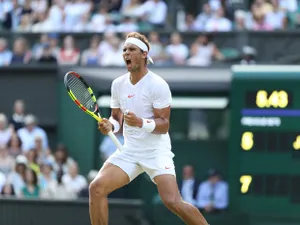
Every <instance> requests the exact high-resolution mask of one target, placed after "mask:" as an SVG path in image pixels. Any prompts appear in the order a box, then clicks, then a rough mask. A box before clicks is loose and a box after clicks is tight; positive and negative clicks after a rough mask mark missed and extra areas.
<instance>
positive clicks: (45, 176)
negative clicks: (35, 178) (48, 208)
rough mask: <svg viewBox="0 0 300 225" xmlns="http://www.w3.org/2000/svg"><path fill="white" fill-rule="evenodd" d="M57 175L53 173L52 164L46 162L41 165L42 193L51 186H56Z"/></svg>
mask: <svg viewBox="0 0 300 225" xmlns="http://www.w3.org/2000/svg"><path fill="white" fill-rule="evenodd" d="M54 183H56V174H55V172H54V171H53V168H52V163H51V162H50V161H49V160H45V161H43V162H42V163H41V174H40V175H39V186H40V188H41V191H45V190H47V189H48V188H49V187H50V186H53V185H55V184H54Z"/></svg>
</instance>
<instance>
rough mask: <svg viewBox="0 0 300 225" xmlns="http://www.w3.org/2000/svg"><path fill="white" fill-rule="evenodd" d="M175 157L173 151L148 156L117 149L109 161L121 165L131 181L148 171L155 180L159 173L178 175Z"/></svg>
mask: <svg viewBox="0 0 300 225" xmlns="http://www.w3.org/2000/svg"><path fill="white" fill-rule="evenodd" d="M173 157H174V154H173V153H172V152H171V151H168V152H162V153H160V154H157V155H155V156H150V157H147V156H133V155H131V154H128V153H125V152H120V151H118V150H117V151H115V152H114V153H113V154H112V155H111V156H110V157H109V158H108V159H107V162H110V163H112V164H114V165H116V166H118V167H120V168H121V169H122V170H123V171H124V172H125V173H126V174H127V175H128V177H129V179H130V182H131V181H132V180H134V179H135V178H136V177H137V176H138V175H140V174H141V173H143V172H146V173H147V174H148V176H149V177H150V178H151V180H152V181H153V182H154V178H155V177H156V176H158V175H163V174H171V175H174V176H176V173H175V166H174V161H173ZM154 183H155V182H154Z"/></svg>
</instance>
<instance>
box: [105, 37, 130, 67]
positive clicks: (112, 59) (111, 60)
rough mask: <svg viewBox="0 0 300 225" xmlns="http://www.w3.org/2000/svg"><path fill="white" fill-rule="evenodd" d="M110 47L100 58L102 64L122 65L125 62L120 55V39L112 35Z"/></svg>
mask: <svg viewBox="0 0 300 225" xmlns="http://www.w3.org/2000/svg"><path fill="white" fill-rule="evenodd" d="M110 44H111V47H112V48H111V49H110V50H109V51H107V52H106V53H105V55H104V57H103V58H102V60H101V65H102V66H124V65H125V62H124V59H123V56H122V47H121V45H120V39H119V38H117V37H114V38H113V39H112V40H111V41H110Z"/></svg>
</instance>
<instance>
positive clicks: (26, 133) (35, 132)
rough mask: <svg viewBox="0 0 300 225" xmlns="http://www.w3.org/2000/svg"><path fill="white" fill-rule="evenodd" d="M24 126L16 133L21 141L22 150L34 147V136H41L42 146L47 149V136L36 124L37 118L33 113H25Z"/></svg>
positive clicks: (25, 150)
mask: <svg viewBox="0 0 300 225" xmlns="http://www.w3.org/2000/svg"><path fill="white" fill-rule="evenodd" d="M24 123H25V127H23V128H21V129H19V130H18V135H19V137H20V138H21V141H22V151H24V152H27V151H29V150H30V149H32V148H34V147H35V142H34V140H35V138H36V137H38V136H39V137H41V138H42V140H43V148H44V149H48V148H49V146H48V137H47V134H46V132H45V131H44V130H43V129H42V128H40V127H39V126H38V125H37V119H36V117H35V116H34V115H31V114H29V115H27V116H26V117H25V119H24Z"/></svg>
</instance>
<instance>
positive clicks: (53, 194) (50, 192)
mask: <svg viewBox="0 0 300 225" xmlns="http://www.w3.org/2000/svg"><path fill="white" fill-rule="evenodd" d="M62 176H63V171H59V172H58V173H57V180H56V182H51V183H49V186H48V187H47V188H46V189H45V190H43V191H42V192H41V198H50V199H56V200H66V199H68V200H70V199H76V197H77V195H76V193H74V192H72V191H71V190H69V189H68V188H67V186H66V184H64V183H63V182H62Z"/></svg>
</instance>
